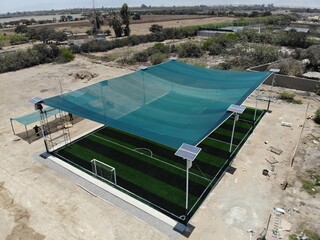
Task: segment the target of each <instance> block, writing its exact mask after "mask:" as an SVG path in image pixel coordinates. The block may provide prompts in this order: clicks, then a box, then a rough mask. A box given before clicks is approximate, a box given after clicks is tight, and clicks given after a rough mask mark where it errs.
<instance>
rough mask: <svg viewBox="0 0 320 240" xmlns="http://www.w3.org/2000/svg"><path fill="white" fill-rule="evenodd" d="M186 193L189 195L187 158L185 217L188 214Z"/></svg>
mask: <svg viewBox="0 0 320 240" xmlns="http://www.w3.org/2000/svg"><path fill="white" fill-rule="evenodd" d="M188 195H189V160H187V177H186V218H187V214H188Z"/></svg>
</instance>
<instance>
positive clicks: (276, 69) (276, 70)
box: [267, 68, 281, 112]
mask: <svg viewBox="0 0 320 240" xmlns="http://www.w3.org/2000/svg"><path fill="white" fill-rule="evenodd" d="M280 71H281V70H280V69H279V68H271V69H270V70H269V72H272V75H273V77H272V82H271V86H270V90H269V91H270V92H269V99H268V107H267V111H268V112H271V111H270V110H269V108H270V103H271V92H272V88H273V84H274V79H275V77H276V73H279V72H280Z"/></svg>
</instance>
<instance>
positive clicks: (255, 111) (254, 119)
mask: <svg viewBox="0 0 320 240" xmlns="http://www.w3.org/2000/svg"><path fill="white" fill-rule="evenodd" d="M260 87H261V85H260V86H259V88H258V91H259V92H258V94H257V97H256V107H255V109H254V117H253V123H254V124H255V122H256V116H257V107H258V99H259V94H260Z"/></svg>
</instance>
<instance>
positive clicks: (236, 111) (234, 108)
mask: <svg viewBox="0 0 320 240" xmlns="http://www.w3.org/2000/svg"><path fill="white" fill-rule="evenodd" d="M245 109H246V107H244V106H239V105H235V104H231V105H230V107H228V109H227V111H229V112H232V113H233V114H234V120H233V127H232V133H231V139H230V147H229V153H231V150H232V144H233V136H234V130H235V128H236V122H237V121H238V120H239V115H240V114H242V113H243V112H244V110H245Z"/></svg>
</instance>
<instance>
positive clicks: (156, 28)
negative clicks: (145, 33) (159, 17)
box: [149, 24, 163, 33]
mask: <svg viewBox="0 0 320 240" xmlns="http://www.w3.org/2000/svg"><path fill="white" fill-rule="evenodd" d="M162 29H163V27H162V26H161V25H158V24H152V25H151V26H150V27H149V31H150V32H152V33H156V32H161V31H162Z"/></svg>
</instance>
